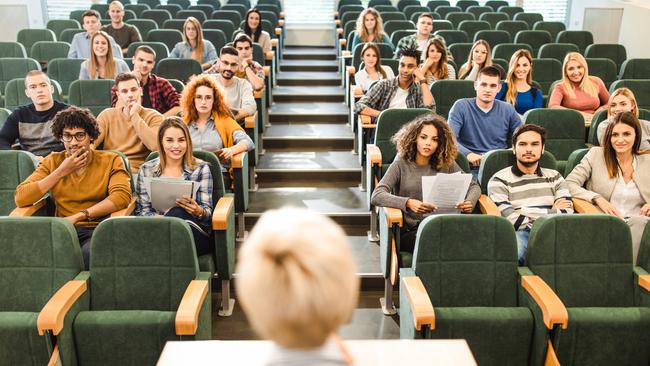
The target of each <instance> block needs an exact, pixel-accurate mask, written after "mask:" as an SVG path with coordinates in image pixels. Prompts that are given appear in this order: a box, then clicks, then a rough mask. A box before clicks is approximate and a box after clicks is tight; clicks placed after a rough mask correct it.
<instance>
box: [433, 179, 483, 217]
mask: <svg viewBox="0 0 650 366" xmlns="http://www.w3.org/2000/svg"><path fill="white" fill-rule="evenodd" d="M471 182H472V175H471V174H458V173H454V174H444V173H438V174H437V175H433V176H425V177H422V198H423V201H424V202H427V203H434V202H435V205H436V206H437V210H436V213H460V210H461V209H463V207H464V206H462V204H463V203H464V201H465V196H466V195H467V190H468V189H469V184H470V183H471ZM459 203H461V205H459Z"/></svg>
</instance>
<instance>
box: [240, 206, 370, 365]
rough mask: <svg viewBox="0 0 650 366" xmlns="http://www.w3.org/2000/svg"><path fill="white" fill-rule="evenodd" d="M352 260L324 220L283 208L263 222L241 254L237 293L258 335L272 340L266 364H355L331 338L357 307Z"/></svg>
mask: <svg viewBox="0 0 650 366" xmlns="http://www.w3.org/2000/svg"><path fill="white" fill-rule="evenodd" d="M288 228H290V229H288ZM353 258H354V256H353V255H352V253H351V251H350V247H349V245H348V243H347V239H346V236H345V233H344V232H343V230H342V229H341V228H340V227H339V226H338V225H336V224H335V223H334V222H333V221H332V220H331V219H329V218H327V217H325V216H322V215H320V214H318V213H315V212H313V211H308V210H305V209H298V208H283V209H280V210H271V211H267V212H265V213H264V214H263V215H262V217H260V219H259V221H258V222H257V224H255V227H254V228H253V230H251V232H250V236H249V237H248V240H246V242H245V243H244V245H243V247H242V249H241V251H240V253H239V257H238V262H237V269H236V272H237V274H238V276H237V288H236V290H237V297H238V298H239V300H240V301H241V305H242V309H243V310H244V312H245V313H246V316H247V318H248V321H249V323H250V324H252V326H253V328H254V329H255V332H256V333H257V334H258V335H259V336H260V337H262V338H264V339H268V340H271V341H272V342H273V346H272V348H271V350H270V352H269V353H268V355H267V356H266V360H265V361H264V362H263V364H265V365H320V366H324V365H331V366H335V365H352V364H353V361H352V358H351V356H350V353H349V351H348V350H347V348H346V347H345V344H343V342H342V341H341V340H340V338H339V337H338V335H336V332H337V330H338V328H339V327H340V326H342V325H343V324H345V323H347V322H348V321H349V320H350V318H351V317H352V312H353V310H354V308H355V307H356V306H357V301H358V300H357V299H358V293H359V277H358V276H357V270H356V266H355V264H354V260H353Z"/></svg>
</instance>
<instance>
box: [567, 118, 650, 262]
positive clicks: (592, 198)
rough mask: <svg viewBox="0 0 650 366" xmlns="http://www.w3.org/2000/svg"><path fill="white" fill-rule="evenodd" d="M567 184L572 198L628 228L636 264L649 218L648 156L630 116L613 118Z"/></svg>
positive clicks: (649, 176)
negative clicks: (621, 220)
mask: <svg viewBox="0 0 650 366" xmlns="http://www.w3.org/2000/svg"><path fill="white" fill-rule="evenodd" d="M602 142H603V146H602V147H592V148H591V149H590V150H589V152H588V153H587V155H585V157H584V158H583V159H582V161H581V162H580V164H578V165H577V166H576V167H575V168H574V169H573V171H572V172H571V174H569V176H568V177H567V179H566V181H567V184H568V185H569V190H570V191H571V196H572V197H574V198H579V199H582V200H585V201H589V202H593V203H595V204H596V205H597V206H598V208H600V210H601V211H603V212H604V213H606V214H608V215H614V216H618V217H620V218H621V219H623V220H625V221H626V222H627V224H628V225H629V226H630V231H631V233H632V244H633V247H632V249H633V258H634V262H635V263H636V258H637V254H638V253H639V245H640V242H641V236H642V235H643V230H644V229H645V226H646V223H647V222H648V217H649V216H650V154H649V153H647V152H642V151H640V149H639V146H640V145H641V126H640V124H639V119H638V118H637V117H636V116H635V115H634V114H633V113H631V112H623V113H619V114H617V115H616V116H614V118H613V120H612V121H611V123H610V124H609V126H607V129H606V130H605V134H604V135H603V139H602Z"/></svg>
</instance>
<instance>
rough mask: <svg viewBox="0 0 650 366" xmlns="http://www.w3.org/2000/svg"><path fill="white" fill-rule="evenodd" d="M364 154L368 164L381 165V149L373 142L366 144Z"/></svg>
mask: <svg viewBox="0 0 650 366" xmlns="http://www.w3.org/2000/svg"><path fill="white" fill-rule="evenodd" d="M366 155H367V156H368V161H370V166H375V165H381V150H379V148H378V147H377V145H375V144H367V145H366Z"/></svg>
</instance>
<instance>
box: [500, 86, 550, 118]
mask: <svg viewBox="0 0 650 366" xmlns="http://www.w3.org/2000/svg"><path fill="white" fill-rule="evenodd" d="M533 91H534V93H533ZM507 92H508V84H507V83H505V82H502V83H501V90H500V91H499V92H498V93H497V98H496V99H498V100H503V101H504V102H505V100H506V93H507ZM543 101H544V97H543V96H542V92H541V91H540V90H539V89H537V88H535V87H532V88H530V89H528V91H525V92H523V93H521V92H518V93H517V98H516V99H515V109H516V110H517V113H519V114H522V115H523V114H524V113H526V111H528V110H530V109H535V108H542V103H543Z"/></svg>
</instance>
